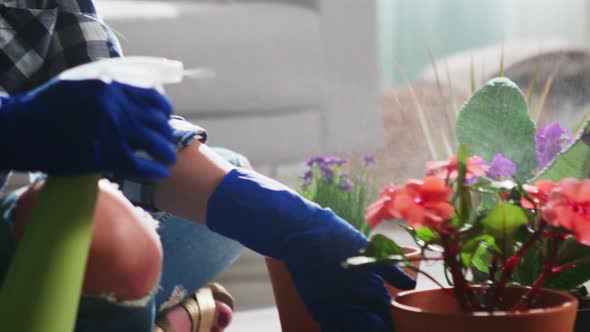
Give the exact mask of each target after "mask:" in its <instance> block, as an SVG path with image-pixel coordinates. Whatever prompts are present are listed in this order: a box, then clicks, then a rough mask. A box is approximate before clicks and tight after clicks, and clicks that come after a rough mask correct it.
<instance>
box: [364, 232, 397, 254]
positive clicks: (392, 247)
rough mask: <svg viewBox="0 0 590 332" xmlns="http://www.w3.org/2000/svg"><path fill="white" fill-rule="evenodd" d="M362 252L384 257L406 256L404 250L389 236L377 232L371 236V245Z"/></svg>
mask: <svg viewBox="0 0 590 332" xmlns="http://www.w3.org/2000/svg"><path fill="white" fill-rule="evenodd" d="M361 254H363V255H365V256H368V257H374V258H377V259H383V258H386V257H388V256H392V255H398V256H402V257H404V250H403V249H402V248H401V247H400V246H399V245H398V244H397V243H395V242H394V241H393V240H392V239H390V238H388V237H387V236H385V235H382V234H375V235H373V236H372V237H371V241H370V242H369V245H368V246H367V247H366V248H365V249H363V250H362V251H361Z"/></svg>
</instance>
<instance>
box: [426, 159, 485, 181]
mask: <svg viewBox="0 0 590 332" xmlns="http://www.w3.org/2000/svg"><path fill="white" fill-rule="evenodd" d="M458 164H459V163H458V161H457V157H451V158H449V160H446V161H431V162H429V163H427V164H426V175H434V176H438V177H439V178H441V179H445V180H446V179H453V178H456V177H457V174H458ZM487 171H488V166H487V165H486V163H485V161H484V160H483V159H482V158H481V157H478V156H473V157H469V158H468V159H467V174H466V178H467V179H469V178H471V177H479V176H484V175H486V173H487Z"/></svg>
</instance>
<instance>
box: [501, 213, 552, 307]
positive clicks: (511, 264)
mask: <svg viewBox="0 0 590 332" xmlns="http://www.w3.org/2000/svg"><path fill="white" fill-rule="evenodd" d="M544 230H545V224H544V223H543V224H541V226H539V229H537V230H536V231H535V233H534V234H533V236H531V238H530V239H529V241H528V242H527V243H525V244H524V245H523V246H522V247H521V248H520V249H519V250H518V251H517V252H516V253H515V254H514V255H512V256H511V257H510V258H508V259H507V260H506V261H505V262H504V264H503V265H502V267H500V269H501V270H502V272H503V273H502V278H500V282H499V283H498V291H497V292H496V297H497V299H498V300H499V299H500V298H501V297H502V293H503V292H504V289H506V284H507V283H508V281H510V277H511V276H512V272H514V269H515V268H516V267H517V266H518V263H520V260H521V259H522V257H523V256H524V255H525V254H526V253H527V252H528V251H529V250H530V249H531V248H532V247H533V245H534V244H535V243H536V242H537V241H539V240H540V239H541V238H542V237H543V232H544Z"/></svg>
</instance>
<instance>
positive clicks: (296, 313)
mask: <svg viewBox="0 0 590 332" xmlns="http://www.w3.org/2000/svg"><path fill="white" fill-rule="evenodd" d="M402 249H404V252H405V253H406V256H407V257H408V258H416V257H420V255H421V252H420V249H418V248H415V247H402ZM416 265H418V263H416ZM266 266H267V268H268V273H269V275H270V281H271V282H272V290H273V293H274V297H275V302H276V305H277V309H278V311H279V318H280V320H281V328H282V331H283V332H302V331H304V332H316V331H317V332H319V331H320V327H319V324H318V323H317V322H316V321H314V320H313V319H312V318H311V315H310V314H309V312H308V311H307V309H306V308H305V306H304V305H303V301H302V300H301V297H299V294H297V290H296V289H295V285H294V284H293V280H292V279H291V274H290V273H289V271H287V268H286V267H285V264H283V262H281V261H278V260H276V259H272V258H269V257H267V258H266ZM406 272H407V273H408V274H410V275H411V276H413V277H414V278H416V275H417V274H416V272H415V271H413V270H410V269H406ZM385 286H386V287H387V289H388V290H389V292H390V293H391V295H392V296H395V295H396V294H398V293H399V292H401V291H400V290H399V289H397V288H394V287H392V286H390V285H389V284H387V283H386V284H385Z"/></svg>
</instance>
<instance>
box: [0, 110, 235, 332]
mask: <svg viewBox="0 0 590 332" xmlns="http://www.w3.org/2000/svg"><path fill="white" fill-rule="evenodd" d="M173 120H176V124H173V123H172V121H171V124H173V127H174V129H175V137H176V139H177V141H176V145H177V148H178V149H181V148H182V147H184V146H186V145H188V144H190V143H191V142H194V141H195V140H197V139H200V140H202V141H203V140H204V139H203V137H204V136H203V135H204V132H198V129H199V128H198V127H194V128H195V130H192V129H191V128H193V127H191V126H188V123H187V122H184V121H182V120H180V119H178V118H176V119H173ZM200 135H201V136H200ZM214 150H215V151H216V152H217V153H218V154H220V155H221V156H222V157H224V158H225V159H226V160H228V161H229V162H231V163H233V164H234V165H236V166H242V165H240V164H239V162H240V156H239V155H238V154H237V153H235V152H232V151H229V150H226V149H220V148H214ZM119 180H120V179H119ZM120 184H121V189H122V190H123V193H124V194H125V195H126V196H128V198H129V199H130V200H131V201H132V202H134V203H136V204H138V205H145V206H146V208H147V209H148V210H149V207H150V204H151V200H150V190H151V186H150V185H149V184H145V185H144V184H142V183H140V182H136V181H127V182H126V180H122V181H120ZM26 189H27V188H21V189H19V190H17V191H14V192H12V193H11V194H9V195H8V196H6V197H5V198H3V199H2V200H0V281H1V279H2V277H3V275H4V273H5V272H6V270H7V268H8V265H9V263H10V258H11V257H12V254H13V252H14V240H13V238H12V234H11V233H12V224H11V223H12V219H11V211H12V210H13V209H14V207H15V206H16V202H17V201H18V199H19V197H20V196H21V195H22V194H23V193H24V192H25V191H26ZM151 214H152V216H153V217H154V219H156V220H158V221H159V223H160V225H159V228H158V230H157V231H158V234H159V235H160V240H161V242H162V247H163V251H164V261H163V266H162V273H161V276H160V284H159V286H158V287H157V288H156V289H155V290H154V292H153V293H152V294H151V295H149V296H147V297H145V298H144V299H140V300H137V301H128V302H116V301H115V300H111V299H109V298H108V297H107V296H102V295H100V296H97V295H85V294H82V297H81V300H80V306H79V309H78V319H77V322H76V331H77V332H106V331H108V332H150V331H152V327H153V325H154V322H155V320H156V317H157V315H158V314H159V313H161V312H163V311H165V310H166V309H167V308H169V307H171V306H174V305H175V304H178V303H179V302H180V301H182V300H183V299H184V298H186V297H187V296H189V295H190V294H192V293H193V292H194V291H196V290H197V289H198V288H200V287H203V286H204V285H206V284H207V282H209V281H211V280H212V279H213V278H214V277H215V276H216V275H218V274H219V273H220V272H221V271H223V270H224V269H225V268H226V267H227V266H229V265H230V264H231V263H232V262H233V261H235V260H236V259H237V258H238V256H239V255H240V253H241V252H242V250H243V246H242V245H241V244H239V243H238V242H235V241H233V240H231V239H228V238H225V237H223V236H221V235H219V234H217V233H214V232H212V231H210V230H209V229H207V228H206V227H205V226H202V225H197V224H194V223H192V222H189V221H187V220H183V219H181V218H178V217H176V216H174V215H172V214H170V213H166V212H162V211H151Z"/></svg>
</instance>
